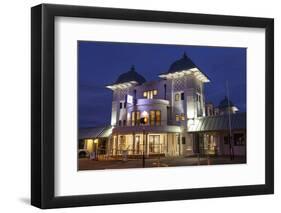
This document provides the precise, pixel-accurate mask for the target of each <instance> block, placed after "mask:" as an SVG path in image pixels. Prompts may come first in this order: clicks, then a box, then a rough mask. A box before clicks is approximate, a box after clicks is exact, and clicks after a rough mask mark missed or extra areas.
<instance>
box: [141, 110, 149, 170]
mask: <svg viewBox="0 0 281 213" xmlns="http://www.w3.org/2000/svg"><path fill="white" fill-rule="evenodd" d="M142 116H143V117H142V118H141V119H140V123H141V124H142V125H143V143H142V144H143V150H142V167H143V168H144V167H145V154H144V149H145V148H146V147H147V146H145V145H144V142H146V140H144V137H145V125H146V124H147V123H148V113H147V112H146V111H144V112H142Z"/></svg>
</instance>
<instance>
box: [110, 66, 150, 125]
mask: <svg viewBox="0 0 281 213" xmlns="http://www.w3.org/2000/svg"><path fill="white" fill-rule="evenodd" d="M144 82H146V80H145V78H144V77H143V76H142V75H140V74H139V73H137V72H136V71H135V67H134V66H132V67H131V69H130V70H129V71H128V72H125V73H123V74H121V75H120V76H119V77H118V78H117V80H116V81H115V82H114V83H113V84H111V85H107V86H106V87H107V88H109V89H111V90H112V91H113V98H112V114H111V125H112V126H116V125H117V124H118V123H117V122H120V121H121V122H122V124H125V123H126V115H127V113H126V107H127V95H128V94H130V95H131V96H133V97H135V91H134V87H135V86H136V85H141V84H143V83H144ZM119 126H121V125H120V124H119Z"/></svg>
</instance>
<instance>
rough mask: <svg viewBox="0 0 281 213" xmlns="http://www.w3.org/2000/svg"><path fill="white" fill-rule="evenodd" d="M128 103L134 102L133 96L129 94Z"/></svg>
mask: <svg viewBox="0 0 281 213" xmlns="http://www.w3.org/2000/svg"><path fill="white" fill-rule="evenodd" d="M127 103H129V104H133V96H131V95H127Z"/></svg>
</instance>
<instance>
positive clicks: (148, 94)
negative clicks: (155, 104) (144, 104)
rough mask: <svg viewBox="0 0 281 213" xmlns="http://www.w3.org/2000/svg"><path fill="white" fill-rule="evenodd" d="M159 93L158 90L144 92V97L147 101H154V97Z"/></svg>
mask: <svg viewBox="0 0 281 213" xmlns="http://www.w3.org/2000/svg"><path fill="white" fill-rule="evenodd" d="M157 93H158V91H157V90H149V91H145V92H143V97H145V98H147V99H153V96H155V95H157Z"/></svg>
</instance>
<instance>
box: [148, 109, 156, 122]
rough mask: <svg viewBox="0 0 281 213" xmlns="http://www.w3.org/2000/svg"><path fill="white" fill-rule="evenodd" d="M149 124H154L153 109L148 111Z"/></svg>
mask: <svg viewBox="0 0 281 213" xmlns="http://www.w3.org/2000/svg"><path fill="white" fill-rule="evenodd" d="M149 124H150V125H151V126H154V125H155V111H154V110H153V111H150V112H149Z"/></svg>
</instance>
